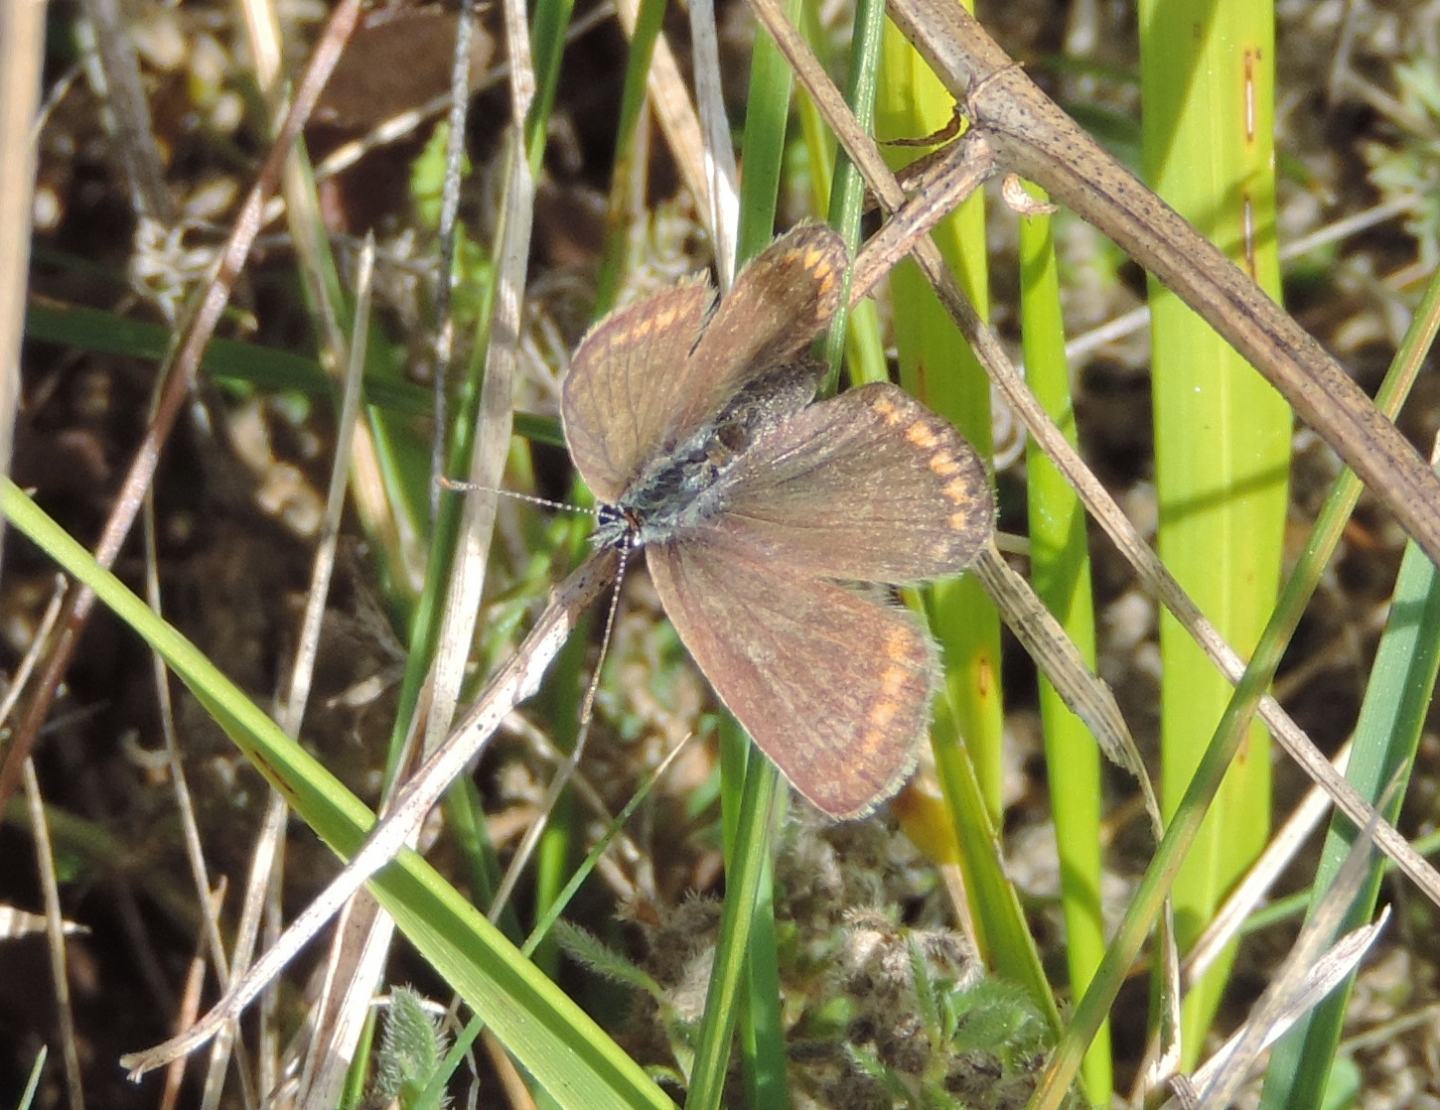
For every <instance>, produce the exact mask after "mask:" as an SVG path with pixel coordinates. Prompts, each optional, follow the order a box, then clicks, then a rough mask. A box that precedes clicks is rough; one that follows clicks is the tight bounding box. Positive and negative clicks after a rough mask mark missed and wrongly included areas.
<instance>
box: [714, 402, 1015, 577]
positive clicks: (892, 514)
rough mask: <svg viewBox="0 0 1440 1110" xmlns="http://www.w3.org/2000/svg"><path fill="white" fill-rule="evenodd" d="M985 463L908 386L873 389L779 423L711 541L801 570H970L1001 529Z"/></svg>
mask: <svg viewBox="0 0 1440 1110" xmlns="http://www.w3.org/2000/svg"><path fill="white" fill-rule="evenodd" d="M994 520H995V503H994V498H993V495H992V494H991V492H990V483H989V479H988V477H987V476H986V473H985V466H984V464H983V463H982V462H981V461H980V458H979V456H978V455H976V453H975V451H974V450H973V449H972V448H971V447H970V445H969V444H968V443H966V442H965V440H964V439H962V438H961V436H960V434H959V433H958V432H956V431H955V428H954V427H953V426H952V425H951V424H950V423H949V422H948V421H946V420H944V419H942V418H941V417H939V416H937V415H935V414H934V413H933V412H931V411H930V410H929V409H927V408H926V407H925V406H924V405H922V404H920V403H919V402H918V401H916V400H915V399H914V398H913V397H911V396H910V395H909V394H908V393H906V392H905V391H904V390H901V389H899V388H897V387H895V386H893V385H890V384H888V383H879V384H875V385H867V386H862V387H861V388H859V389H852V390H850V391H848V392H846V393H842V394H840V395H839V396H838V397H834V398H832V399H830V400H826V401H821V402H819V403H817V404H813V405H810V406H809V407H808V408H805V409H802V410H800V411H799V412H796V413H793V414H791V415H789V416H787V417H786V418H785V419H784V420H783V421H780V422H778V423H776V424H775V425H773V426H770V427H767V428H766V429H765V430H764V431H763V433H762V434H761V435H759V436H757V438H756V440H755V442H753V443H751V444H750V445H749V446H748V447H747V449H746V451H745V452H744V454H743V455H742V456H741V457H740V458H739V459H737V460H736V462H735V464H734V465H733V467H732V468H731V470H730V472H729V473H728V474H727V475H726V489H725V494H724V498H723V508H722V509H721V510H720V511H719V512H718V513H717V514H716V515H715V516H714V517H713V518H711V519H709V520H707V521H705V522H703V523H702V524H701V525H700V526H699V528H698V529H697V531H698V532H699V533H701V535H700V536H697V537H696V538H697V539H700V538H702V537H703V538H706V539H708V538H711V537H713V536H716V535H725V536H728V537H731V538H732V539H733V540H735V541H737V542H739V543H742V544H744V545H748V546H750V547H751V548H753V549H754V550H755V551H756V552H757V553H761V554H763V556H764V557H765V558H767V559H770V560H773V561H775V562H776V563H777V564H779V565H780V566H782V567H785V568H787V570H788V571H790V572H791V573H804V574H809V575H814V576H823V577H827V578H835V579H849V580H854V581H862V582H886V583H893V584H903V583H910V582H919V581H924V580H926V579H931V578H941V577H946V576H952V575H957V574H959V573H961V572H962V571H963V570H964V569H965V568H966V567H967V566H969V565H970V563H971V562H972V561H973V560H974V558H975V556H976V554H977V553H978V552H979V550H980V548H981V546H982V545H983V544H984V543H985V542H986V541H987V540H988V538H989V536H990V533H991V530H992V529H993V527H994Z"/></svg>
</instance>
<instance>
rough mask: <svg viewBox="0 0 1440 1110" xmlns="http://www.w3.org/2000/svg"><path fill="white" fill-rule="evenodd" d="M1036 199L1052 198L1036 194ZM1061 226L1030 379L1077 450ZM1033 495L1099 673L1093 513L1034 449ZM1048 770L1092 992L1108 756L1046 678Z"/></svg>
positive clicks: (1041, 274)
mask: <svg viewBox="0 0 1440 1110" xmlns="http://www.w3.org/2000/svg"><path fill="white" fill-rule="evenodd" d="M1031 192H1032V195H1034V196H1035V197H1036V198H1037V199H1040V200H1043V199H1044V196H1043V193H1042V192H1041V191H1040V190H1039V189H1035V188H1033V187H1032V189H1031ZM1051 225H1052V220H1051V217H1050V216H1048V215H1044V214H1037V215H1034V216H1022V217H1021V219H1020V274H1021V288H1020V318H1021V321H1022V324H1023V328H1022V332H1021V338H1022V343H1023V346H1024V352H1025V376H1026V380H1027V381H1028V383H1029V385H1030V389H1031V391H1032V392H1034V394H1035V398H1036V400H1038V401H1039V402H1040V404H1041V405H1042V406H1044V408H1045V411H1046V412H1048V413H1049V414H1050V416H1051V417H1052V418H1053V419H1054V420H1055V423H1056V424H1057V425H1058V426H1059V428H1060V429H1061V431H1063V432H1064V433H1065V436H1066V438H1067V439H1068V440H1069V441H1070V442H1071V443H1072V444H1073V443H1076V442H1077V437H1076V431H1075V411H1074V407H1073V403H1072V399H1071V396H1070V367H1069V364H1068V363H1067V362H1066V359H1065V328H1064V323H1063V320H1062V317H1061V312H1060V280H1059V275H1058V273H1057V267H1056V262H1055V243H1054V239H1053V237H1052V234H1051V232H1052V227H1051ZM1025 463H1026V471H1027V477H1028V490H1029V510H1030V512H1029V517H1030V566H1031V575H1032V578H1033V580H1034V585H1035V592H1036V593H1037V594H1039V596H1040V599H1041V600H1042V601H1044V603H1045V605H1046V607H1047V608H1049V610H1050V611H1051V612H1052V613H1054V614H1055V617H1056V619H1057V620H1058V621H1059V622H1060V625H1061V627H1062V628H1064V629H1065V632H1066V634H1067V635H1069V637H1070V639H1071V640H1072V641H1073V642H1074V644H1075V646H1076V648H1077V649H1078V650H1079V652H1080V654H1081V656H1082V658H1084V660H1085V662H1086V663H1088V664H1089V666H1090V669H1091V670H1092V671H1093V670H1094V669H1095V600H1094V596H1093V594H1092V592H1091V583H1090V557H1089V551H1088V548H1087V546H1086V542H1085V508H1084V506H1083V505H1082V504H1081V503H1080V498H1079V497H1077V496H1076V494H1075V491H1074V490H1073V489H1071V488H1070V485H1069V483H1068V482H1066V481H1065V479H1064V477H1063V476H1062V475H1061V474H1060V471H1059V470H1057V469H1056V467H1055V465H1054V464H1053V463H1052V462H1051V461H1050V459H1049V458H1048V457H1047V456H1046V454H1045V453H1044V452H1043V451H1041V450H1040V449H1039V447H1038V446H1037V445H1036V443H1035V441H1034V440H1031V441H1030V443H1029V445H1028V448H1027V451H1026V459H1025ZM1040 714H1041V719H1042V721H1043V723H1044V728H1045V764H1046V770H1047V775H1048V778H1049V782H1050V804H1051V809H1052V811H1053V814H1054V820H1055V842H1056V850H1057V853H1058V855H1059V859H1060V903H1061V909H1062V912H1063V914H1064V917H1065V959H1066V963H1067V965H1068V967H1069V971H1070V990H1071V994H1072V996H1073V997H1075V998H1078V997H1080V996H1081V995H1082V994H1084V993H1085V990H1086V988H1087V987H1088V986H1089V985H1090V981H1091V979H1092V978H1093V977H1094V974H1095V969H1096V968H1097V967H1099V966H1100V961H1101V960H1102V959H1103V958H1104V955H1105V919H1104V915H1103V914H1102V912H1101V904H1100V883H1101V859H1100V845H1101V829H1100V818H1101V813H1100V802H1101V782H1100V752H1099V749H1098V748H1097V746H1096V744H1095V738H1094V737H1093V736H1092V735H1091V734H1090V731H1089V729H1087V728H1086V727H1085V725H1084V723H1083V722H1082V721H1081V720H1080V718H1079V717H1077V716H1075V714H1074V713H1072V712H1071V711H1070V709H1069V708H1068V707H1067V706H1066V705H1065V702H1064V700H1063V699H1062V698H1061V697H1060V694H1059V693H1058V692H1057V691H1056V689H1055V687H1054V686H1052V685H1051V684H1050V682H1049V681H1048V680H1046V679H1045V678H1044V676H1043V675H1042V676H1041V678H1040ZM1081 1077H1082V1079H1083V1081H1084V1084H1085V1094H1086V1097H1087V1098H1089V1100H1090V1102H1091V1103H1092V1104H1093V1105H1096V1106H1108V1105H1109V1103H1110V1099H1111V1096H1112V1094H1113V1093H1114V1078H1113V1070H1112V1067H1111V1062H1110V1025H1109V1022H1106V1023H1105V1025H1103V1026H1102V1027H1101V1029H1100V1031H1099V1033H1097V1035H1096V1037H1095V1040H1094V1041H1093V1042H1092V1043H1091V1045H1090V1048H1089V1050H1088V1051H1087V1052H1086V1054H1085V1064H1084V1066H1083V1068H1082V1069H1081Z"/></svg>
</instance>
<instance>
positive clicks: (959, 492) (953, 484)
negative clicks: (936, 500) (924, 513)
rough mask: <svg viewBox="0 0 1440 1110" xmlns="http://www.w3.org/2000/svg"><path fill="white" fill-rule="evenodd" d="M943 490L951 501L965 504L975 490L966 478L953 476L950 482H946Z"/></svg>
mask: <svg viewBox="0 0 1440 1110" xmlns="http://www.w3.org/2000/svg"><path fill="white" fill-rule="evenodd" d="M943 492H944V494H945V496H946V497H948V498H949V499H950V500H951V501H954V502H955V503H956V504H963V503H964V502H966V501H969V500H970V495H971V493H972V492H973V491H972V489H971V487H970V483H969V482H967V481H966V480H965V479H964V478H952V479H951V480H950V481H949V482H947V483H945V489H944V490H943Z"/></svg>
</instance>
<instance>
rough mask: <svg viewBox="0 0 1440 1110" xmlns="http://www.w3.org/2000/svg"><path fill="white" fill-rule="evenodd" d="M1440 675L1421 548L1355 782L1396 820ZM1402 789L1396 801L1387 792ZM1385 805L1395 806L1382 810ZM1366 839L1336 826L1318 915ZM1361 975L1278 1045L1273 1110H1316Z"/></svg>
mask: <svg viewBox="0 0 1440 1110" xmlns="http://www.w3.org/2000/svg"><path fill="white" fill-rule="evenodd" d="M1437 668H1440V578H1437V575H1436V572H1435V566H1434V564H1433V563H1431V562H1430V559H1429V557H1428V556H1427V555H1425V553H1424V552H1422V551H1421V550H1420V549H1419V548H1417V547H1416V546H1415V545H1414V544H1413V543H1411V544H1408V545H1407V546H1406V548H1405V557H1404V559H1403V561H1402V562H1401V565H1400V578H1399V581H1398V582H1397V583H1396V585H1395V598H1394V602H1393V603H1392V605H1391V608H1390V619H1389V621H1388V622H1387V624H1386V626H1385V632H1384V635H1383V636H1382V637H1381V640H1380V647H1379V650H1378V651H1377V653H1376V656H1375V664H1374V666H1373V667H1372V668H1371V670H1370V682H1369V685H1368V687H1367V689H1366V692H1365V701H1364V704H1363V706H1362V707H1361V710H1360V721H1359V723H1358V724H1357V726H1356V729H1355V742H1354V747H1353V750H1352V752H1351V756H1350V763H1349V765H1348V766H1347V767H1346V769H1345V777H1346V778H1347V779H1348V780H1349V781H1350V782H1351V783H1352V784H1354V786H1355V788H1356V789H1357V790H1358V791H1359V792H1360V794H1361V795H1362V796H1363V797H1364V798H1365V799H1366V801H1368V802H1370V803H1371V804H1372V805H1375V806H1376V807H1377V808H1379V809H1380V812H1381V813H1383V814H1384V815H1385V817H1386V819H1387V820H1390V821H1392V822H1393V821H1394V820H1395V818H1396V817H1397V815H1398V814H1399V812H1400V804H1401V802H1402V801H1404V798H1405V785H1406V783H1407V782H1408V781H1409V778H1410V771H1411V769H1412V767H1413V766H1414V762H1415V753H1416V749H1417V748H1418V746H1419V743H1420V731H1421V728H1422V726H1423V725H1424V723H1425V716H1426V713H1427V712H1428V710H1429V709H1430V702H1431V699H1432V697H1433V696H1434V692H1435V675H1436V670H1437ZM1392 785H1393V786H1394V787H1395V790H1394V793H1393V794H1391V795H1389V797H1388V800H1387V799H1386V792H1387V791H1388V790H1390V789H1391V787H1392ZM1382 801H1386V802H1387V804H1385V805H1383V806H1382V805H1381V802H1382ZM1355 836H1356V830H1355V827H1354V826H1353V825H1352V824H1350V822H1349V821H1347V820H1345V819H1344V818H1332V820H1331V823H1330V830H1329V832H1328V834H1327V835H1326V837H1325V847H1324V850H1323V853H1322V855H1321V859H1320V866H1319V868H1318V869H1317V873H1316V876H1315V886H1314V890H1313V891H1312V894H1311V911H1310V912H1311V913H1313V912H1314V909H1315V907H1316V906H1317V905H1318V904H1319V902H1320V900H1321V899H1322V898H1323V897H1324V896H1325V893H1326V891H1327V890H1328V889H1329V887H1330V883H1331V882H1332V881H1333V880H1334V878H1335V873H1336V872H1337V871H1338V870H1339V868H1340V864H1341V862H1342V861H1343V860H1344V859H1345V855H1346V853H1347V852H1348V851H1349V849H1350V847H1351V845H1352V844H1353V842H1354V840H1355ZM1382 872H1383V868H1382V866H1381V861H1380V860H1378V859H1377V860H1376V861H1374V862H1373V864H1372V866H1371V871H1370V875H1369V876H1368V877H1367V879H1366V881H1365V885H1364V886H1363V887H1362V889H1361V891H1360V892H1359V894H1357V895H1356V898H1355V901H1354V903H1353V904H1352V905H1351V907H1350V910H1349V912H1348V913H1346V915H1345V916H1344V918H1343V919H1342V920H1341V922H1340V923H1339V924H1338V925H1337V926H1336V928H1335V933H1334V935H1335V936H1337V937H1338V936H1339V935H1340V934H1342V933H1345V932H1348V931H1349V930H1351V929H1354V928H1358V927H1359V926H1361V925H1363V924H1365V923H1366V922H1368V921H1370V920H1371V917H1372V916H1373V914H1374V911H1375V902H1376V898H1377V897H1378V895H1379V892H1380V879H1381V876H1382ZM1353 986H1354V975H1353V974H1352V975H1351V977H1350V978H1349V979H1347V980H1346V982H1345V983H1344V984H1343V985H1342V986H1341V987H1340V988H1339V989H1338V990H1336V991H1335V992H1334V993H1333V994H1332V995H1330V997H1329V998H1327V999H1326V1000H1325V1001H1324V1002H1323V1003H1322V1004H1321V1005H1320V1006H1318V1007H1317V1008H1316V1009H1314V1010H1312V1011H1311V1012H1310V1013H1309V1014H1308V1015H1306V1017H1305V1018H1304V1019H1302V1021H1301V1022H1299V1023H1298V1024H1297V1025H1296V1026H1295V1028H1294V1029H1293V1030H1291V1032H1290V1034H1289V1035H1288V1036H1287V1037H1286V1038H1285V1039H1284V1040H1283V1041H1282V1042H1281V1043H1280V1044H1279V1045H1277V1046H1276V1048H1275V1050H1274V1052H1273V1053H1272V1056H1271V1062H1270V1072H1269V1075H1268V1076H1267V1080H1266V1084H1265V1098H1264V1102H1263V1105H1265V1106H1273V1107H1280V1106H1316V1105H1319V1104H1320V1103H1321V1101H1322V1096H1323V1095H1324V1093H1325V1081H1326V1077H1327V1076H1328V1075H1329V1073H1330V1067H1331V1065H1332V1064H1333V1063H1334V1061H1335V1057H1336V1054H1337V1051H1338V1046H1339V1043H1340V1034H1341V1031H1342V1026H1343V1023H1344V1018H1345V1007H1346V1004H1347V1003H1348V1001H1349V998H1350V991H1351V989H1352V987H1353Z"/></svg>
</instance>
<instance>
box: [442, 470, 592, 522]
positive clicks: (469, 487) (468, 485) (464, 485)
mask: <svg viewBox="0 0 1440 1110" xmlns="http://www.w3.org/2000/svg"><path fill="white" fill-rule="evenodd" d="M435 484H436V485H437V486H439V487H440V488H441V489H450V490H456V491H458V492H460V493H472V492H475V493H493V494H497V495H498V496H500V497H510V498H513V499H514V500H516V501H528V502H529V503H530V504H532V505H539V506H541V507H542V508H546V509H558V510H560V511H561V512H566V513H584V514H585V515H586V516H594V515H595V510H594V509H586V508H582V507H581V506H579V505H569V504H566V503H565V502H564V501H551V500H550V499H549V498H548V497H534V496H532V495H530V494H528V493H516V492H515V491H514V490H509V489H498V488H496V487H495V486H482V485H481V484H480V483H479V482H466V481H463V480H461V479H459V478H447V477H445V475H443V474H442V475H441V476H440V477H439V478H436V479H435Z"/></svg>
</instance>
